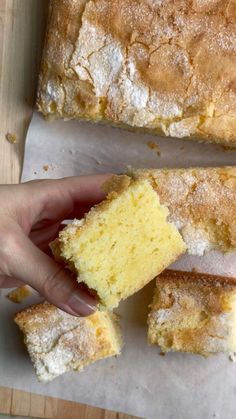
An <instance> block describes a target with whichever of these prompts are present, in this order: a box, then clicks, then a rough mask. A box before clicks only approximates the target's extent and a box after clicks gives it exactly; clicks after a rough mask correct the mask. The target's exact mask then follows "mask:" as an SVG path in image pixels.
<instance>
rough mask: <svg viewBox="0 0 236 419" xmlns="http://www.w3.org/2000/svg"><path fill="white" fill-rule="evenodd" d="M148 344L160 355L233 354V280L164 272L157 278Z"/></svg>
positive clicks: (235, 329)
mask: <svg viewBox="0 0 236 419" xmlns="http://www.w3.org/2000/svg"><path fill="white" fill-rule="evenodd" d="M148 342H149V343H150V344H152V345H158V346H159V347H160V348H161V351H163V352H168V351H183V352H192V353H195V354H201V355H203V356H208V355H212V354H216V353H220V352H223V353H226V354H230V353H234V352H236V278H227V277H220V276H214V275H208V274H201V273H194V272H181V271H171V270H167V271H165V272H163V273H162V274H161V275H159V276H158V277H157V279H156V288H155V291H154V297H153V302H152V304H151V312H150V314H149V318H148Z"/></svg>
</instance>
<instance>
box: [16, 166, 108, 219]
mask: <svg viewBox="0 0 236 419" xmlns="http://www.w3.org/2000/svg"><path fill="white" fill-rule="evenodd" d="M110 176H111V175H110V174H105V175H91V176H79V177H69V178H63V179H57V180H45V181H41V182H38V183H31V182H29V183H26V184H23V185H22V187H24V190H25V193H26V195H27V205H28V206H30V208H31V214H30V216H31V217H32V218H31V225H33V224H35V223H37V222H39V223H40V222H42V220H46V223H47V222H49V220H51V221H52V220H55V221H60V220H61V221H62V220H64V219H67V218H68V216H70V218H71V216H73V217H74V216H78V214H81V213H82V214H84V211H85V210H88V209H89V208H91V206H92V205H94V204H97V203H98V202H100V201H102V200H103V199H104V197H105V195H106V194H105V192H104V191H103V190H102V185H103V184H104V182H105V181H106V180H107V179H108V178H109V177H110Z"/></svg>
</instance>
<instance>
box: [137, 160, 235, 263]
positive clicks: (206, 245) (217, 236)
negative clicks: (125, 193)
mask: <svg viewBox="0 0 236 419" xmlns="http://www.w3.org/2000/svg"><path fill="white" fill-rule="evenodd" d="M130 175H131V176H132V177H133V178H135V179H139V180H142V179H146V180H149V181H150V183H151V185H152V186H153V189H154V190H155V191H156V192H157V194H158V195H159V198H160V202H161V204H164V205H166V206H167V207H168V209H169V213H170V214H169V220H170V221H172V222H173V223H174V225H175V226H176V227H177V228H178V230H179V232H180V233H181V235H182V238H183V240H184V242H185V244H186V245H187V251H188V253H190V254H192V255H198V256H202V255H203V254H204V253H205V252H206V251H209V250H214V249H215V250H219V251H223V252H228V251H234V250H236V167H234V166H232V167H211V168H209V167H206V168H204V167H196V168H188V169H184V168H183V169H141V170H133V171H132V172H131V173H130Z"/></svg>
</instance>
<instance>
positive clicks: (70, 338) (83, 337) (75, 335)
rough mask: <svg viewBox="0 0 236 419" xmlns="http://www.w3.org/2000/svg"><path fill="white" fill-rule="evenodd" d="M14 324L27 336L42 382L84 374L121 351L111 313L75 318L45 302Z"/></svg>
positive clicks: (117, 330)
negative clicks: (79, 372) (94, 364)
mask: <svg viewBox="0 0 236 419" xmlns="http://www.w3.org/2000/svg"><path fill="white" fill-rule="evenodd" d="M15 322H16V324H17V325H18V326H19V328H20V329H21V331H22V332H23V333H24V341H25V344H26V346H27V349H28V352H29V355H30V358H31V360H32V362H33V364H34V368H35V371H36V374H37V376H38V379H39V381H42V382H48V381H51V380H53V379H54V378H56V377H58V376H59V375H61V374H63V373H65V372H67V371H72V370H76V371H81V370H82V369H83V368H84V367H85V366H86V365H88V364H91V363H93V362H95V361H97V360H99V359H103V358H107V357H110V356H113V355H118V354H119V353H120V351H121V347H122V338H121V332H120V327H119V324H118V318H117V316H116V315H115V314H112V313H107V312H97V313H94V314H92V315H91V316H89V317H74V316H71V315H70V314H67V313H65V312H63V311H61V310H60V309H58V308H57V307H54V306H53V305H51V304H49V303H47V302H45V303H42V304H38V305H35V306H32V307H29V308H28V309H26V310H23V311H21V312H20V313H18V314H16V316H15Z"/></svg>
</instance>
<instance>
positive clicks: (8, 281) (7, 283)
mask: <svg viewBox="0 0 236 419" xmlns="http://www.w3.org/2000/svg"><path fill="white" fill-rule="evenodd" d="M23 284H24V283H23V282H22V281H19V280H18V279H15V278H12V277H9V276H7V275H0V288H15V287H21V286H22V285H23Z"/></svg>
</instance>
